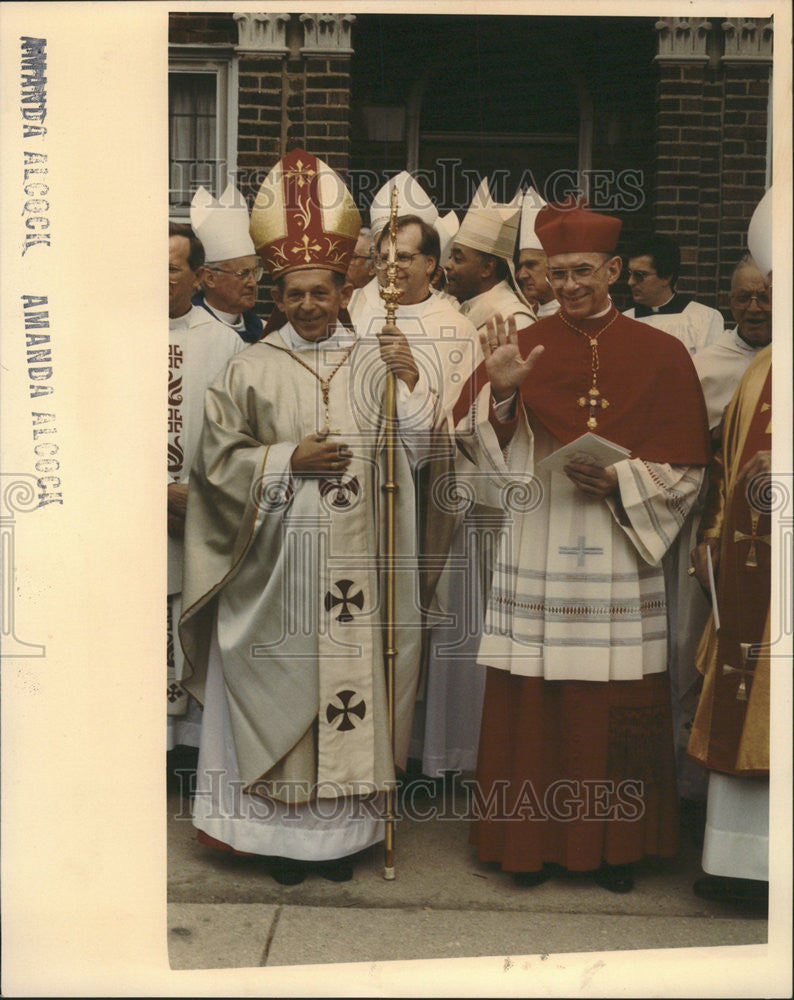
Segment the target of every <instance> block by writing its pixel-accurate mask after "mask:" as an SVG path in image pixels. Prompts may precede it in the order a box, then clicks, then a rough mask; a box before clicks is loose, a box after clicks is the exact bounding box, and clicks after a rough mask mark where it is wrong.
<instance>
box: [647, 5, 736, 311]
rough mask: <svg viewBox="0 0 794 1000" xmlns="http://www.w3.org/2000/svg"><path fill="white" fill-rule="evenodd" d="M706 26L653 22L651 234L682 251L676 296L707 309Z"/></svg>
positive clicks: (711, 175)
mask: <svg viewBox="0 0 794 1000" xmlns="http://www.w3.org/2000/svg"><path fill="white" fill-rule="evenodd" d="M711 28H712V26H711V24H710V23H709V22H708V21H703V20H702V19H697V18H662V19H660V20H659V21H658V22H657V24H656V30H657V32H658V38H659V53H658V55H657V56H656V61H657V64H658V67H659V77H658V82H657V91H656V109H657V110H656V184H655V212H654V223H655V228H656V230H657V231H658V232H660V233H666V234H668V235H670V236H672V237H673V238H674V239H675V240H676V242H677V243H678V245H679V247H680V249H681V277H680V279H679V283H678V289H679V291H681V292H683V293H685V294H690V295H693V296H694V297H696V298H697V299H699V300H700V301H702V302H704V303H705V304H706V305H712V306H713V305H715V304H716V298H717V282H716V273H717V256H718V254H717V247H718V242H719V186H720V180H719V154H720V123H721V103H722V101H721V87H720V85H719V83H715V80H714V73H713V71H712V70H710V68H709V56H708V53H707V46H708V41H709V35H710V33H711Z"/></svg>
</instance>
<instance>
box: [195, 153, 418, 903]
mask: <svg viewBox="0 0 794 1000" xmlns="http://www.w3.org/2000/svg"><path fill="white" fill-rule="evenodd" d="M360 226H361V218H360V216H359V213H358V211H357V209H356V207H355V205H354V203H353V200H352V198H351V196H350V194H349V192H348V191H347V189H346V188H345V186H344V183H343V182H342V180H341V178H340V177H339V176H338V175H337V174H336V173H335V172H334V171H333V170H332V169H331V168H330V167H328V166H327V164H325V163H323V162H322V161H321V160H319V159H317V157H315V156H313V155H312V154H310V153H307V152H306V151H305V150H301V149H295V150H293V151H292V152H290V153H289V154H288V155H287V156H285V157H284V158H283V159H282V160H281V161H280V162H279V163H277V164H276V166H275V167H274V168H273V169H272V170H271V172H270V173H269V174H268V176H267V177H266V178H265V180H264V181H263V183H262V186H261V188H260V190H259V193H258V196H257V199H256V202H255V204H254V207H253V211H252V215H251V235H252V238H253V241H254V245H255V246H256V249H257V252H258V254H259V255H260V257H261V259H262V261H263V262H264V264H265V266H266V267H267V268H268V270H269V271H270V273H271V274H272V276H273V278H274V279H275V287H274V289H273V293H272V294H273V298H274V300H275V303H276V307H277V308H276V311H275V312H274V314H273V316H271V320H270V322H269V323H268V327H267V328H268V329H269V331H270V332H268V333H267V334H266V336H264V337H263V339H262V340H261V341H260V342H259V343H257V344H253V345H251V346H250V347H249V348H248V349H247V350H245V351H243V352H242V353H241V354H240V355H238V356H237V357H235V358H234V359H233V360H232V361H231V362H230V363H229V364H228V366H227V367H226V369H225V370H224V371H223V373H222V374H221V375H220V376H219V377H218V378H217V379H216V381H215V382H214V384H213V385H212V386H211V387H210V389H209V390H208V392H207V397H206V410H205V420H204V428H203V433H202V439H201V444H200V448H199V453H198V456H197V460H196V463H195V466H194V470H193V473H192V475H191V480H190V494H189V498H188V512H187V531H186V540H185V548H186V556H185V577H184V599H183V607H184V609H185V610H184V613H183V616H182V619H181V623H180V635H181V639H182V643H183V646H184V650H185V663H186V677H185V680H184V683H185V685H186V687H187V688H188V689H189V690H190V691H191V692H192V693H193V694H194V695H195V697H196V698H198V699H199V700H200V701H201V702H202V703H203V705H204V718H203V732H202V741H201V748H200V756H199V762H198V772H197V791H196V796H195V802H194V814H193V822H194V825H195V826H196V827H197V828H198V831H199V833H198V837H199V840H200V841H201V842H202V843H204V844H208V845H211V846H214V847H216V848H220V849H226V850H233V851H236V852H240V853H247V854H256V855H264V856H266V857H267V858H268V859H269V865H270V871H271V874H272V875H273V877H274V878H276V880H277V881H279V882H281V883H283V884H293V883H296V882H299V881H301V880H302V879H303V878H304V877H305V875H306V873H307V872H309V871H314V872H317V873H319V874H321V875H323V876H325V877H327V878H330V879H332V880H335V881H343V880H346V879H349V878H350V877H351V876H352V873H353V866H352V860H353V856H354V855H356V854H357V853H358V852H360V851H362V850H364V849H366V848H368V847H369V846H370V845H372V844H374V843H376V842H377V841H379V840H381V839H383V827H384V824H383V819H382V816H383V810H382V806H381V799H382V798H383V795H382V793H383V791H384V789H386V788H388V787H389V786H390V784H393V782H394V779H395V765H394V759H393V755H392V747H391V743H390V736H389V719H388V713H387V696H386V690H385V681H384V660H383V633H382V626H383V614H384V610H383V600H382V589H383V581H382V579H381V573H380V570H381V565H380V554H381V553H382V551H383V547H384V532H385V529H384V526H383V524H382V519H381V518H380V517H379V506H380V504H381V485H382V481H383V480H382V470H381V467H382V459H383V452H384V419H383V408H382V402H383V396H384V387H385V384H386V382H387V372H388V370H389V369H391V371H392V372H393V373H394V375H395V376H396V377H395V383H396V416H397V421H398V425H399V427H398V434H397V447H396V455H395V477H396V484H397V489H398V490H399V498H400V499H399V503H398V504H397V510H396V514H395V524H394V537H395V545H396V551H397V553H399V554H401V555H402V556H407V557H408V558H407V559H406V558H403V559H402V560H401V563H400V566H401V568H400V571H399V572H397V574H396V597H395V601H396V607H397V621H398V626H397V628H396V640H397V646H398V649H399V656H398V657H397V660H396V678H395V685H396V699H395V704H396V710H395V755H394V756H395V757H396V760H397V762H398V765H399V764H402V763H404V759H405V757H406V754H407V744H408V736H409V728H410V723H411V714H412V709H413V702H414V695H415V688H416V682H417V674H418V665H419V641H420V640H419V630H418V628H417V627H416V626H417V621H416V619H417V616H418V610H417V609H416V601H415V600H414V593H415V583H416V581H415V566H416V562H415V559H414V558H413V557H414V555H415V542H414V539H415V521H414V518H415V511H414V503H413V499H414V491H413V489H412V486H411V477H412V463H413V462H415V461H416V460H417V456H418V454H419V452H420V451H421V448H422V446H423V445H422V442H423V441H424V440H425V439H424V434H425V432H426V431H427V429H428V428H429V427H431V426H432V425H433V423H434V421H435V420H436V404H437V399H436V398H435V397H434V394H433V391H432V389H431V388H430V387H429V386H428V385H427V383H426V381H425V380H424V379H423V377H422V373H421V372H419V371H418V370H417V366H416V364H415V362H414V360H413V357H412V355H411V351H410V348H409V347H408V345H407V342H406V341H405V338H404V337H402V335H401V334H400V333H399V331H392V332H387V333H385V334H384V333H382V332H381V331H380V330H378V331H377V333H375V332H373V334H372V335H369V336H367V337H359V336H357V335H356V332H355V330H354V329H353V328H352V327H351V326H350V325H349V323H348V324H345V323H342V322H340V319H339V317H340V314H341V315H342V316H344V317H345V318H346V316H347V314H346V312H343V310H345V307H346V306H347V303H348V300H349V298H350V294H351V291H352V286H351V285H349V284H348V283H347V282H346V278H345V272H346V271H347V268H348V264H349V261H350V255H351V254H352V252H353V248H354V246H355V242H356V237H357V234H358V231H359V229H360Z"/></svg>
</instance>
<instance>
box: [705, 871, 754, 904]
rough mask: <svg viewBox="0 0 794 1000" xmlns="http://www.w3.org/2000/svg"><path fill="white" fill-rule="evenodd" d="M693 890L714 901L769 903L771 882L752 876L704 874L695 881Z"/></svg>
mask: <svg viewBox="0 0 794 1000" xmlns="http://www.w3.org/2000/svg"><path fill="white" fill-rule="evenodd" d="M692 890H693V892H694V893H695V895H696V896H698V897H700V899H708V900H709V901H710V902H713V903H744V904H749V905H751V906H768V905H769V883H768V882H759V881H756V880H755V879H750V878H728V877H727V876H723V875H704V876H703V878H699V879H698V880H697V882H695V884H694V885H693V886H692Z"/></svg>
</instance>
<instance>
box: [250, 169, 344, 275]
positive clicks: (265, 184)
mask: <svg viewBox="0 0 794 1000" xmlns="http://www.w3.org/2000/svg"><path fill="white" fill-rule="evenodd" d="M360 229H361V215H360V214H359V211H358V209H357V208H356V204H355V202H354V201H353V198H352V196H351V194H350V192H349V191H348V190H347V188H346V187H345V182H344V181H343V180H342V178H341V177H340V176H339V174H338V173H337V172H336V171H335V170H333V169H332V168H331V167H329V166H328V164H327V163H324V162H323V161H322V160H320V159H318V157H316V156H314V154H313V153H307V152H306V150H305V149H293V150H292V151H291V152H290V153H287V155H286V156H285V157H283V158H282V159H281V160H279V162H278V163H277V164H276V165H275V167H273V169H272V170H271V171H270V173H269V174H268V175H267V177H265V179H264V180H263V181H262V186H261V187H260V188H259V193H258V194H257V196H256V201H255V202H254V207H253V209H252V211H251V237H252V239H253V241H254V245H255V246H256V252H257V253H258V254H259V256H260V257H261V258H262V263H263V264H264V265H265V267H266V268H267V269H268V271H270V273H271V274H272V275H273V277H274V278H278V277H279V276H280V275H282V274H286V273H287V272H288V271H295V270H297V269H299V268H309V267H323V268H327V269H328V270H330V271H339V272H340V274H345V273H346V271H347V268H348V264H349V263H350V257H351V255H352V253H353V248H354V247H355V245H356V238H357V237H358V232H359V230H360Z"/></svg>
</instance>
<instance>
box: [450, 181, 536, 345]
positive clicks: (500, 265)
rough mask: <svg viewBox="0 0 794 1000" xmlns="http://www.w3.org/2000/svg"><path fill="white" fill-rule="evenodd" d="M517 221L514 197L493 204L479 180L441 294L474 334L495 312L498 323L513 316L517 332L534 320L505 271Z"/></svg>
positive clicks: (512, 250) (485, 185) (517, 206)
mask: <svg viewBox="0 0 794 1000" xmlns="http://www.w3.org/2000/svg"><path fill="white" fill-rule="evenodd" d="M520 217H521V204H520V202H519V201H518V198H517V197H516V199H514V200H513V201H512V202H510V203H509V204H504V205H502V204H498V203H497V202H495V201H494V200H493V198H492V197H491V194H490V189H489V187H488V178H487V177H486V178H483V180H482V182H481V183H480V186H479V188H478V189H477V192H476V194H475V195H474V199H473V200H472V203H471V205H470V206H469V210H468V211H467V212H466V215H465V216H464V218H463V222H461V224H460V229H459V230H458V231H457V233H456V234H455V238H454V240H453V242H452V250H451V252H450V255H449V260H447V261H446V263H445V265H444V266H445V268H446V272H447V286H446V290H447V291H448V292H449V293H450V295H454V296H455V298H456V299H457V300H458V302H460V311H461V312H462V313H463V315H464V316H467V317H468V318H469V319H470V320H471V322H472V323H473V324H474V326H475V327H476V328H477V329H478V330H479V329H480V328H482V327H484V325H485V323H486V322H487V321H488V320H489V319H491V317H492V316H495V315H496V313H500V314H501V316H502V318H503V319H507V317H508V316H515V317H516V325H517V326H518V327H519V328H521V327H523V326H527V325H528V324H529V323H532V322H533V320H534V319H535V315H534V311H533V309H532V307H531V306H529V305H528V304H527V303H526V302H525V301H522V300H521V298H519V295H518V294H517V290H516V288H515V286H514V284H513V280H514V279H513V275H512V274H511V271H510V266H511V264H512V260H513V254H514V253H515V248H516V241H517V237H518V227H519V222H520Z"/></svg>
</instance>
